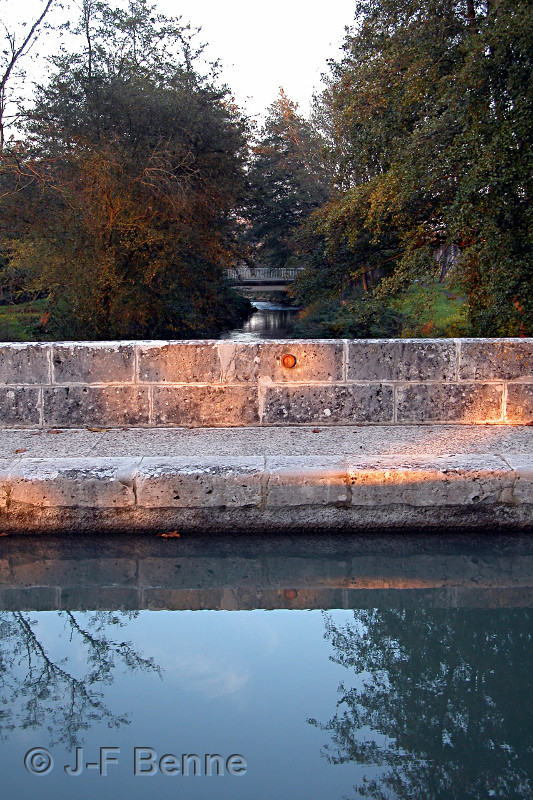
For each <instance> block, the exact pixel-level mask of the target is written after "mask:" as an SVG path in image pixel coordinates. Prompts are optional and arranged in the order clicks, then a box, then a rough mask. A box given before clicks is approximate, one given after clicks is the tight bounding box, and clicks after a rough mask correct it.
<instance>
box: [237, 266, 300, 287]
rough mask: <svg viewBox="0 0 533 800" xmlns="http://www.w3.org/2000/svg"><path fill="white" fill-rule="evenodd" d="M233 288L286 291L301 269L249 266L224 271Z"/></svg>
mask: <svg viewBox="0 0 533 800" xmlns="http://www.w3.org/2000/svg"><path fill="white" fill-rule="evenodd" d="M224 272H225V277H226V279H227V280H228V281H229V282H230V283H231V284H233V286H243V287H246V286H250V287H253V288H262V289H271V290H273V291H274V290H276V289H284V288H285V287H286V286H288V285H289V284H290V283H293V282H294V280H295V279H296V277H297V275H298V273H299V272H301V267H298V268H297V267H249V266H247V265H243V266H238V267H231V268H230V269H226V270H224Z"/></svg>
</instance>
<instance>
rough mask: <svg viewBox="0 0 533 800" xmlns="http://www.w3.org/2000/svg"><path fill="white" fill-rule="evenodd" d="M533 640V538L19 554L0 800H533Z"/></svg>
mask: <svg viewBox="0 0 533 800" xmlns="http://www.w3.org/2000/svg"><path fill="white" fill-rule="evenodd" d="M532 622H533V537H530V536H527V535H526V536H521V537H518V536H516V537H515V536H501V535H500V536H496V535H493V536H484V535H480V534H476V535H471V536H469V535H461V536H454V535H452V534H446V535H443V536H439V535H435V536H433V537H427V536H422V535H418V534H416V535H415V534H413V535H412V536H409V535H406V534H404V535H402V536H400V537H393V536H379V535H374V536H359V537H357V536H353V537H351V536H347V535H343V536H338V537H336V536H334V535H332V536H328V537H326V538H324V537H317V536H313V535H311V534H310V535H309V536H307V537H305V538H304V539H302V538H298V537H292V538H290V537H287V538H286V537H261V538H258V539H257V540H255V541H254V540H252V539H250V538H247V539H241V538H231V537H220V538H218V537H217V538H216V539H213V538H202V537H187V536H186V535H184V537H183V538H180V539H178V538H170V539H163V538H160V537H155V536H149V537H148V536H147V537H131V538H130V537H124V536H123V537H117V538H115V539H113V538H109V537H103V536H102V537H90V538H86V539H83V538H77V539H75V540H73V539H70V540H65V539H61V538H59V537H55V538H54V537H35V536H31V537H15V536H13V537H4V538H2V539H0V699H1V706H0V767H1V772H2V790H1V793H0V794H1V797H2V798H6V800H11V799H12V798H13V799H14V798H54V800H57V799H61V798H65V800H67V798H68V800H70V799H71V798H87V800H89V798H90V800H93V798H95V797H98V798H100V799H101V800H107V799H108V798H109V800H120V798H139V800H141V799H142V800H145V799H146V798H149V797H150V798H159V799H160V800H166V798H198V800H217V799H218V798H220V799H221V800H222V799H227V800H240V799H242V800H251V799H252V798H253V800H272V798H282V799H283V800H285V798H290V800H315V798H316V800H342V799H343V798H359V797H363V796H364V797H371V798H390V799H391V800H395V799H397V800H403V799H404V798H417V799H418V798H419V799H420V800H429V799H431V798H442V800H455V798H457V800H464V799H466V798H472V800H474V799H475V800H477V798H501V800H504V799H505V800H509V799H510V798H516V800H518V799H519V798H520V800H524V799H527V798H531V797H532V796H533V789H532V775H533V772H532V769H531V768H532V765H533V680H532V673H531V665H532V664H533V627H532ZM206 756H207V760H206ZM65 767H66V770H65ZM210 773H211V774H210ZM363 790H364V794H362V791H363Z"/></svg>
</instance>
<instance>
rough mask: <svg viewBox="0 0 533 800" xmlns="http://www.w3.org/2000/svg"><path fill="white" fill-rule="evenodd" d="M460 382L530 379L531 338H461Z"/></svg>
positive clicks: (531, 367) (531, 371) (532, 364)
mask: <svg viewBox="0 0 533 800" xmlns="http://www.w3.org/2000/svg"><path fill="white" fill-rule="evenodd" d="M460 347H461V356H460V359H459V361H460V363H459V380H463V381H484V380H513V379H516V378H528V377H533V339H500V340H498V339H496V340H494V339H462V340H461V345H460Z"/></svg>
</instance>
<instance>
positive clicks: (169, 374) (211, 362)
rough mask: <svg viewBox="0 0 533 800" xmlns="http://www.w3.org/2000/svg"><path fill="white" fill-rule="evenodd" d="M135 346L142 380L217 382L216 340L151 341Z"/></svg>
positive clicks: (218, 376) (218, 378) (218, 363)
mask: <svg viewBox="0 0 533 800" xmlns="http://www.w3.org/2000/svg"><path fill="white" fill-rule="evenodd" d="M137 349H138V353H139V381H141V382H150V383H151V382H154V383H220V362H219V358H218V350H217V345H216V342H181V343H175V342H169V343H167V344H165V343H164V342H153V343H143V344H139V345H137Z"/></svg>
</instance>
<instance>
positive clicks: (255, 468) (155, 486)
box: [136, 457, 264, 508]
mask: <svg viewBox="0 0 533 800" xmlns="http://www.w3.org/2000/svg"><path fill="white" fill-rule="evenodd" d="M263 465H264V461H263V459H262V458H237V457H234V458H227V459H224V458H216V459H215V458H213V459H210V461H209V462H208V463H205V462H203V463H199V462H198V461H195V460H194V459H187V458H170V459H158V458H145V459H144V460H143V462H142V464H141V466H140V468H139V470H138V474H137V478H136V489H137V504H138V505H139V506H141V507H145V508H213V507H223V508H236V507H248V506H258V505H260V504H261V496H262V491H261V484H262V475H263Z"/></svg>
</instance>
